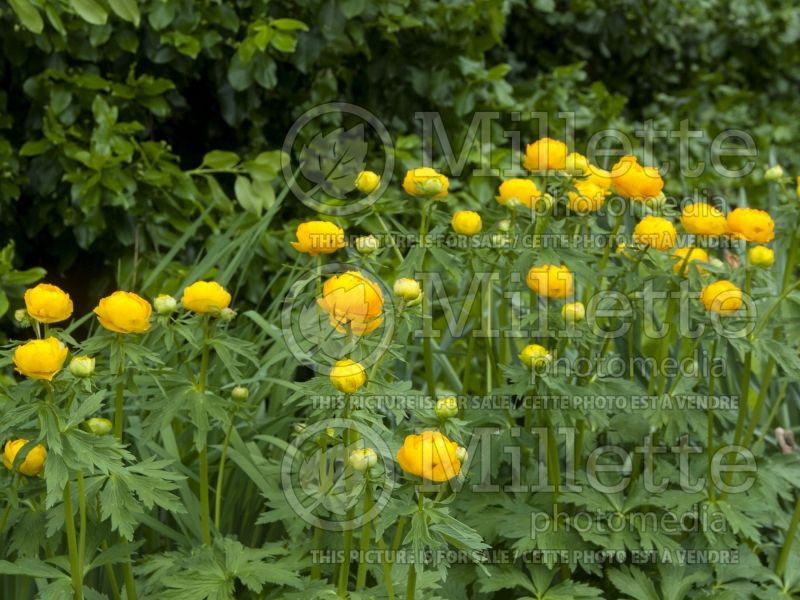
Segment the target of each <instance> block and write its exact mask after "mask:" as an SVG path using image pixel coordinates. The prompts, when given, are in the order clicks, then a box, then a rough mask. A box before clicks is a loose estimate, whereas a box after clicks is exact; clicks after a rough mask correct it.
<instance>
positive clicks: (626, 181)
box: [611, 156, 664, 201]
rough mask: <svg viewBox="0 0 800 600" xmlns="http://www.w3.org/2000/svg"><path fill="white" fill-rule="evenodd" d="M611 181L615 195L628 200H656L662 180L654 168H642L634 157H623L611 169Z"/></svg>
mask: <svg viewBox="0 0 800 600" xmlns="http://www.w3.org/2000/svg"><path fill="white" fill-rule="evenodd" d="M611 180H612V182H613V184H614V189H615V190H616V191H617V194H619V195H620V196H622V197H623V198H628V199H630V200H637V201H644V200H647V199H650V198H656V197H657V196H658V195H659V194H660V193H661V190H662V189H663V188H664V180H663V179H662V178H661V175H660V174H659V172H658V169H657V168H656V167H643V166H641V165H640V164H639V161H638V160H637V158H636V157H635V156H623V157H622V158H620V159H619V161H618V162H617V163H616V164H615V165H614V166H613V167H612V168H611Z"/></svg>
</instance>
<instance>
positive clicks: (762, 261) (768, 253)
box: [747, 246, 775, 268]
mask: <svg viewBox="0 0 800 600" xmlns="http://www.w3.org/2000/svg"><path fill="white" fill-rule="evenodd" d="M747 262H749V263H750V264H751V265H754V266H756V267H764V268H767V267H771V266H772V265H773V264H774V263H775V251H774V250H773V249H772V248H767V247H766V246H753V247H752V248H750V249H749V250H748V251H747Z"/></svg>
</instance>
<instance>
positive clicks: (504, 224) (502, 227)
mask: <svg viewBox="0 0 800 600" xmlns="http://www.w3.org/2000/svg"><path fill="white" fill-rule="evenodd" d="M510 230H511V221H509V220H508V219H503V220H502V221H498V222H497V231H500V232H502V233H507V232H508V231H510Z"/></svg>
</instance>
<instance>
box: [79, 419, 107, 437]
mask: <svg viewBox="0 0 800 600" xmlns="http://www.w3.org/2000/svg"><path fill="white" fill-rule="evenodd" d="M83 425H84V429H86V430H87V431H88V432H89V433H93V434H95V435H108V434H109V433H111V430H112V429H113V428H114V424H113V423H112V422H111V421H110V420H109V419H104V418H102V417H92V418H91V419H87V420H86V421H84V423H83Z"/></svg>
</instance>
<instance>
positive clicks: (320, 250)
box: [291, 221, 347, 256]
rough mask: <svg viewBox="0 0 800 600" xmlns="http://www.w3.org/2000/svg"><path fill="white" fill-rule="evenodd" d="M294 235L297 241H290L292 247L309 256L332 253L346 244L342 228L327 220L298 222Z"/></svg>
mask: <svg viewBox="0 0 800 600" xmlns="http://www.w3.org/2000/svg"><path fill="white" fill-rule="evenodd" d="M295 235H296V236H297V241H296V242H291V244H292V248H294V249H295V250H297V251H298V252H302V253H304V254H308V255H310V256H317V255H318V254H333V253H334V252H336V251H337V250H339V249H340V248H344V247H345V246H346V245H347V240H345V237H344V229H342V228H341V227H339V226H338V225H336V224H335V223H330V222H329V221H306V222H305V223H300V225H298V226H297V231H296V232H295Z"/></svg>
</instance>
